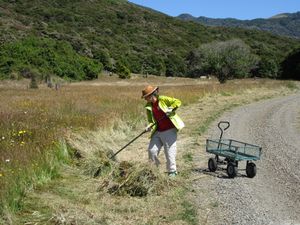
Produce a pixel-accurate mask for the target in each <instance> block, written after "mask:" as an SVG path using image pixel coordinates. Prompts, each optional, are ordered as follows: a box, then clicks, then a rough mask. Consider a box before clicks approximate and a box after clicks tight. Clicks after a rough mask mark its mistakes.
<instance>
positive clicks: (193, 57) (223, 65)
mask: <svg viewBox="0 0 300 225" xmlns="http://www.w3.org/2000/svg"><path fill="white" fill-rule="evenodd" d="M188 60H189V68H190V71H189V74H190V76H192V77H198V76H201V75H209V74H214V75H216V77H217V78H218V80H219V81H220V83H225V82H226V80H228V79H232V78H246V77H249V75H250V72H251V70H253V69H255V68H256V65H257V62H258V58H257V57H256V56H255V55H253V54H252V53H251V51H250V48H249V46H247V45H246V44H245V43H244V42H242V41H241V40H230V41H225V42H215V43H212V44H205V45H202V46H200V47H199V48H198V49H195V50H194V51H192V52H191V53H190V54H189V57H188Z"/></svg>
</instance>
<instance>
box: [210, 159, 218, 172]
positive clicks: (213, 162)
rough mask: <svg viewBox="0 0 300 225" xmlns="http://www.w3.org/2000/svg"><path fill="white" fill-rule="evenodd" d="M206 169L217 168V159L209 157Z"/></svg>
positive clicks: (211, 170) (213, 169)
mask: <svg viewBox="0 0 300 225" xmlns="http://www.w3.org/2000/svg"><path fill="white" fill-rule="evenodd" d="M208 169H209V171H210V172H215V171H216V170H217V160H216V159H215V158H209V160H208Z"/></svg>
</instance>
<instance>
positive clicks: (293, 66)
mask: <svg viewBox="0 0 300 225" xmlns="http://www.w3.org/2000/svg"><path fill="white" fill-rule="evenodd" d="M281 67H282V75H281V77H282V78H283V79H293V80H300V49H296V50H294V51H293V52H292V53H290V54H289V55H288V57H286V59H285V60H284V61H283V62H282V64H281Z"/></svg>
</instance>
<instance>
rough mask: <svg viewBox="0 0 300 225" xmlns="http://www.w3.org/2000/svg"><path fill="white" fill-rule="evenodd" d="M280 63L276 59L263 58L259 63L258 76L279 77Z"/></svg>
mask: <svg viewBox="0 0 300 225" xmlns="http://www.w3.org/2000/svg"><path fill="white" fill-rule="evenodd" d="M278 73H279V65H278V63H277V62H276V61H275V60H274V59H269V58H262V59H261V60H260V62H259V65H258V76H259V77H264V78H277V77H278Z"/></svg>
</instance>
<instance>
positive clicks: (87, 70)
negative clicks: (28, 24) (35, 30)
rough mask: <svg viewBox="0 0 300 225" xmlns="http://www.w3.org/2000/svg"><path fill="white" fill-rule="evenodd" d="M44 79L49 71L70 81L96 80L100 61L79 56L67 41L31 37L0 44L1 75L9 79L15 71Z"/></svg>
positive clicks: (23, 75)
mask: <svg viewBox="0 0 300 225" xmlns="http://www.w3.org/2000/svg"><path fill="white" fill-rule="evenodd" d="M32 69H34V70H36V74H35V75H36V78H38V77H40V79H44V78H45V77H46V75H47V74H53V75H57V76H59V77H63V78H66V79H71V80H86V79H95V78H97V77H98V74H99V73H100V71H101V69H102V65H101V63H97V62H95V61H93V60H92V59H89V58H87V57H83V56H80V55H79V54H77V53H76V52H75V51H74V50H73V48H72V46H71V45H70V44H69V43H67V42H65V41H55V40H52V39H46V38H36V37H28V38H25V39H23V40H20V41H17V42H12V43H7V44H4V45H3V46H1V47H0V74H1V75H0V76H1V77H2V78H9V77H10V75H11V74H12V73H17V74H18V75H19V76H20V77H25V78H32V76H31V72H30V71H32Z"/></svg>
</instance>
